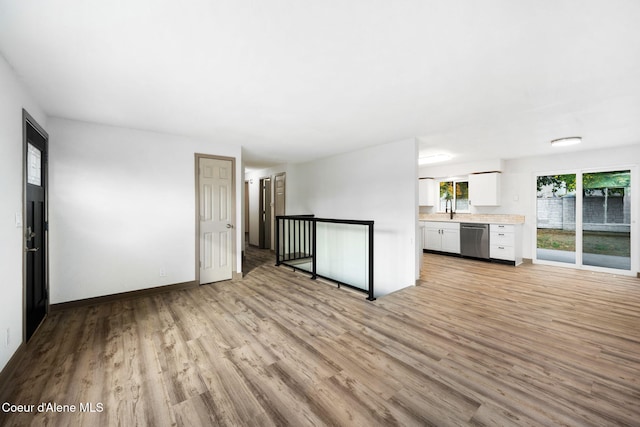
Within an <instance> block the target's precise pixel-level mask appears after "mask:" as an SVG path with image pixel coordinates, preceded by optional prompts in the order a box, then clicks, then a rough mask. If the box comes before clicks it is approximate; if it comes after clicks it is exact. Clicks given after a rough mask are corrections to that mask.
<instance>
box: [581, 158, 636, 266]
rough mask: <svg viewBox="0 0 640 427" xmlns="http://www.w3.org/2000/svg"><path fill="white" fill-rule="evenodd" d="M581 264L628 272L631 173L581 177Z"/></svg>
mask: <svg viewBox="0 0 640 427" xmlns="http://www.w3.org/2000/svg"><path fill="white" fill-rule="evenodd" d="M582 263H583V264H584V265H592V266H597V267H606V268H616V269H620V270H630V269H631V171H630V170H622V171H611V172H593V173H584V174H583V175H582Z"/></svg>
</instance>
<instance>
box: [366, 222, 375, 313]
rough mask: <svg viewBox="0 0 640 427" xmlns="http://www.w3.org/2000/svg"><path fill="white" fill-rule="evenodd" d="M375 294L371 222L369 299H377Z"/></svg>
mask: <svg viewBox="0 0 640 427" xmlns="http://www.w3.org/2000/svg"><path fill="white" fill-rule="evenodd" d="M375 299H376V298H375V297H374V296H373V224H369V296H368V297H367V300H369V301H375Z"/></svg>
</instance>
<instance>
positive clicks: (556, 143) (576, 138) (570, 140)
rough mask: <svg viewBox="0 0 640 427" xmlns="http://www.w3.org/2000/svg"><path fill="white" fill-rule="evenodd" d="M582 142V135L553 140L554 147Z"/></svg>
mask: <svg viewBox="0 0 640 427" xmlns="http://www.w3.org/2000/svg"><path fill="white" fill-rule="evenodd" d="M581 142H582V137H580V136H570V137H567V138H559V139H554V140H553V141H551V146H552V147H565V146H567V145H575V144H580V143H581Z"/></svg>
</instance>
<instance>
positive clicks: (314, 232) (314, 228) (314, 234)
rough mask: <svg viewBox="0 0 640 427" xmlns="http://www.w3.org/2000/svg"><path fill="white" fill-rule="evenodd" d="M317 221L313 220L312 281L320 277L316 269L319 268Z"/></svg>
mask: <svg viewBox="0 0 640 427" xmlns="http://www.w3.org/2000/svg"><path fill="white" fill-rule="evenodd" d="M317 223H318V222H317V221H316V219H315V218H313V219H312V220H311V240H312V242H311V280H316V278H317V277H318V276H317V274H316V267H317V263H316V261H317V257H316V249H317V245H316V225H317Z"/></svg>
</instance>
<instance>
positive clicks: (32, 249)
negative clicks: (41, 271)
mask: <svg viewBox="0 0 640 427" xmlns="http://www.w3.org/2000/svg"><path fill="white" fill-rule="evenodd" d="M39 250H40V248H24V251H25V252H38V251H39Z"/></svg>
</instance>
